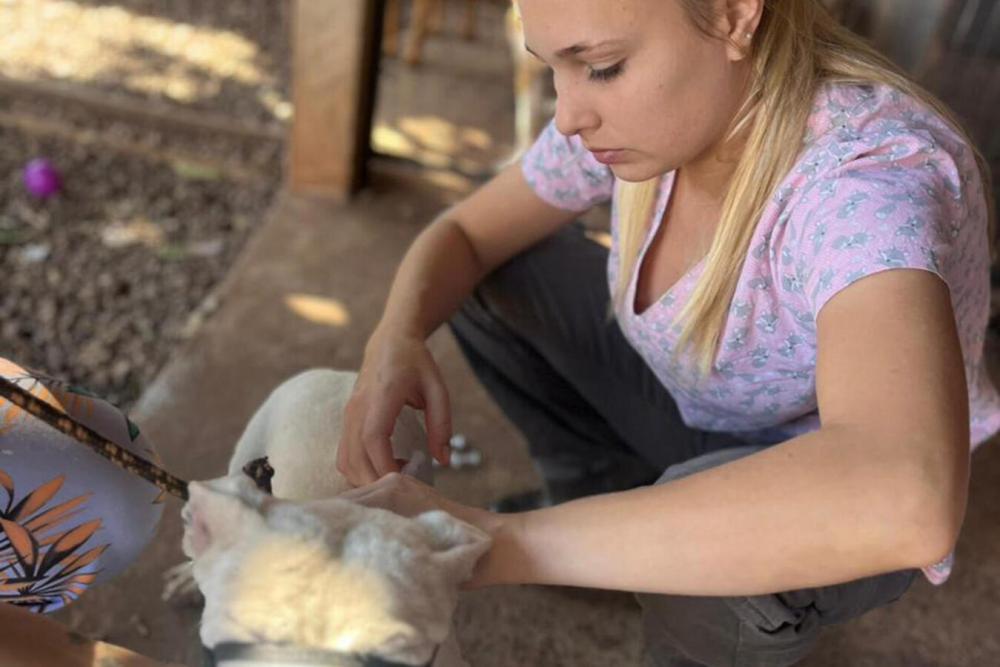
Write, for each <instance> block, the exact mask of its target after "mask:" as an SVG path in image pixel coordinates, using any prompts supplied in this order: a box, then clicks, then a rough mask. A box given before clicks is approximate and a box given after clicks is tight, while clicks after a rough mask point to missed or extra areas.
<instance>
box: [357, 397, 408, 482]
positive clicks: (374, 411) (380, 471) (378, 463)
mask: <svg viewBox="0 0 1000 667" xmlns="http://www.w3.org/2000/svg"><path fill="white" fill-rule="evenodd" d="M402 409H403V406H402V404H401V403H400V404H398V405H396V404H394V403H390V402H388V401H385V402H382V403H380V404H378V405H373V406H372V407H371V409H370V410H369V411H368V414H367V415H366V418H365V425H364V427H363V429H362V436H361V437H362V440H363V442H364V446H365V451H366V452H367V455H368V459H369V461H370V465H371V466H372V467H373V468H374V470H375V472H376V473H377V476H378V477H381V476H383V475H387V474H389V473H391V472H399V465H398V464H397V463H396V458H395V457H394V456H393V452H392V439H391V437H392V431H393V429H394V427H395V426H396V419H398V418H399V413H400V412H401V411H402Z"/></svg>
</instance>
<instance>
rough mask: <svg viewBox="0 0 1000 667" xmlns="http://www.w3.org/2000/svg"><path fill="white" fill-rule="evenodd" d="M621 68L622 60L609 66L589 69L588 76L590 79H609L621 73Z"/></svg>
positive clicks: (623, 67) (622, 67)
mask: <svg viewBox="0 0 1000 667" xmlns="http://www.w3.org/2000/svg"><path fill="white" fill-rule="evenodd" d="M623 69H625V61H624V60H623V61H621V62H620V63H618V64H616V65H612V66H611V67H606V68H604V69H592V70H590V75H589V78H590V80H591V81H610V80H611V79H613V78H615V77H616V76H618V75H619V74H621V73H622V70H623Z"/></svg>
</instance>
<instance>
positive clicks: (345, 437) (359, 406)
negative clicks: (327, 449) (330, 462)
mask: <svg viewBox="0 0 1000 667" xmlns="http://www.w3.org/2000/svg"><path fill="white" fill-rule="evenodd" d="M363 414H364V403H363V402H362V401H361V399H359V398H357V397H355V398H352V399H351V400H349V401H348V403H347V406H346V407H345V408H344V423H343V430H342V431H341V436H340V445H339V446H338V449H337V470H339V471H340V472H341V473H342V474H343V475H344V477H345V478H346V479H347V481H348V482H349V483H350V484H351V485H352V486H362V485H363V484H365V482H366V480H370V479H371V477H372V476H374V471H372V473H371V474H370V475H369V474H366V471H365V466H364V463H363V461H364V460H365V458H366V456H365V454H364V445H363V444H362V442H361V425H362V420H363V416H362V415H363Z"/></svg>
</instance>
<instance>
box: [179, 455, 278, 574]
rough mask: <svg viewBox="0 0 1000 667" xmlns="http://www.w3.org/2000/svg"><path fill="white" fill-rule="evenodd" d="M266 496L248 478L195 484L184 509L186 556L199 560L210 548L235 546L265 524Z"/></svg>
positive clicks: (243, 476)
mask: <svg viewBox="0 0 1000 667" xmlns="http://www.w3.org/2000/svg"><path fill="white" fill-rule="evenodd" d="M241 478H242V479H241ZM263 495H264V494H263V493H262V492H260V491H258V490H257V489H256V487H254V485H253V482H251V481H250V480H249V478H247V477H246V476H245V475H240V476H238V477H237V476H234V477H223V478H220V479H217V480H212V481H210V482H191V483H190V484H189V485H188V501H187V503H186V504H185V505H184V509H183V510H181V517H183V519H184V540H183V542H182V547H183V549H184V554H185V555H186V556H187V557H188V558H192V559H196V558H198V557H199V556H201V555H202V554H203V553H205V551H207V550H208V549H209V548H216V547H226V546H229V545H231V544H234V543H235V542H236V541H237V540H238V539H239V536H240V534H241V533H243V532H245V531H247V530H250V529H252V527H253V526H254V525H260V524H262V523H263V521H264V519H263V517H262V516H261V514H260V509H259V508H260V507H261V505H262V502H263V500H264V499H263V498H261V497H260V496H263Z"/></svg>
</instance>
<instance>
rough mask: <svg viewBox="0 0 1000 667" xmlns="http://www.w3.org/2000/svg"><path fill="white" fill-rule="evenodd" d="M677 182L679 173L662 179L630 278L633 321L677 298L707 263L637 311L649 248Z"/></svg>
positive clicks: (629, 302) (628, 301) (701, 262)
mask: <svg viewBox="0 0 1000 667" xmlns="http://www.w3.org/2000/svg"><path fill="white" fill-rule="evenodd" d="M676 181H677V171H676V170H674V171H671V172H668V173H666V174H664V175H663V176H661V177H660V184H659V193H658V194H657V198H656V208H655V209H654V211H653V219H652V221H651V222H650V225H649V231H648V232H646V239H645V240H644V241H643V244H642V249H641V250H640V251H639V255H638V257H636V261H635V265H634V268H633V269H632V275H631V277H630V278H629V287H628V291H627V292H626V300H625V303H626V304H627V308H626V312H627V314H628V316H629V318H631V319H643V318H646V317H648V316H650V314H651V313H652V312H653V311H654V310H659V309H660V308H661V307H662V306H663V305H664V302H665V301H667V300H668V298H669V297H671V296H675V295H674V293H675V292H676V291H677V290H678V289H679V288H680V287H681V286H682V285H684V284H685V283H687V282H688V281H689V280H690V279H691V278H692V277H693V276H695V275H696V274H697V273H700V272H701V270H702V267H703V265H704V263H705V257H704V256H703V257H702V258H701V259H700V260H698V262H697V263H696V264H694V265H693V266H691V267H690V268H689V269H688V270H687V271H685V272H684V273H683V274H681V276H680V277H679V278H678V279H677V280H676V281H674V283H673V284H672V285H670V287H668V288H667V289H666V290H664V292H663V293H662V294H661V295H659V296H658V297H656V298H655V299H654V300H653V301H652V302H650V304H649V305H648V306H646V308H645V309H644V310H643V311H642V312H641V313H640V312H637V311H636V309H635V296H636V291H637V290H638V286H639V274H640V273H641V271H642V266H643V263H644V262H645V261H646V252H647V251H648V250H649V247H650V246H651V245H652V244H653V239H654V238H656V233H657V232H658V231H659V229H660V225H662V224H663V216H664V214H665V213H666V210H667V207H668V206H669V205H670V200H671V198H672V197H673V194H674V185H675V183H676Z"/></svg>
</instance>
